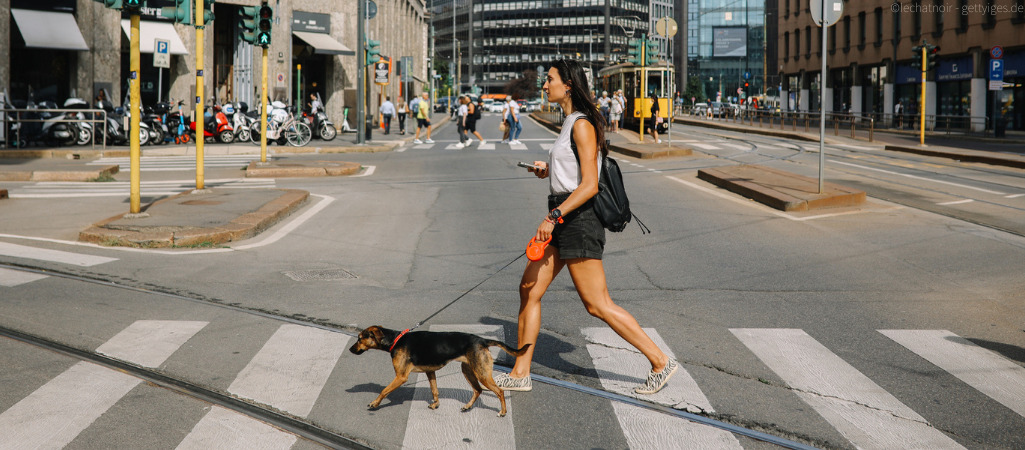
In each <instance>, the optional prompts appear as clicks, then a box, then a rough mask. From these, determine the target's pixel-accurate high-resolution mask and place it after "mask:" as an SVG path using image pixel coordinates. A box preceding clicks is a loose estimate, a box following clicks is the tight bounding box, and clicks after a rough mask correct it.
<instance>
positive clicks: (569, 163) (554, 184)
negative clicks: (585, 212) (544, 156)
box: [548, 111, 601, 195]
mask: <svg viewBox="0 0 1025 450" xmlns="http://www.w3.org/2000/svg"><path fill="white" fill-rule="evenodd" d="M583 116H584V113H582V112H579V111H576V112H573V113H572V114H570V115H569V116H566V120H564V121H563V122H562V132H561V133H559V137H558V138H556V139H555V144H552V148H551V149H550V150H548V169H549V170H548V174H549V175H548V179H549V183H550V185H549V189H550V190H551V193H552V195H559V194H569V193H570V192H573V191H574V190H576V189H577V187H578V186H580V181H581V176H580V165H579V164H577V157H576V156H574V155H573V148H572V147H570V139H571V138H572V136H573V124H574V123H576V121H577V118H579V117H583ZM595 164H596V165H597V167H598V175H599V176H601V158H598V161H596V162H595Z"/></svg>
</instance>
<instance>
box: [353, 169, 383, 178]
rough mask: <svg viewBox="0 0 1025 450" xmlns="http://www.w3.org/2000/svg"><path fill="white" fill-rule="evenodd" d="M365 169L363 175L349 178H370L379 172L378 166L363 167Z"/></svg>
mask: <svg viewBox="0 0 1025 450" xmlns="http://www.w3.org/2000/svg"><path fill="white" fill-rule="evenodd" d="M363 169H364V170H363V173H361V174H358V175H349V176H350V177H352V178H359V177H369V176H371V175H373V174H374V172H375V171H376V170H377V166H363Z"/></svg>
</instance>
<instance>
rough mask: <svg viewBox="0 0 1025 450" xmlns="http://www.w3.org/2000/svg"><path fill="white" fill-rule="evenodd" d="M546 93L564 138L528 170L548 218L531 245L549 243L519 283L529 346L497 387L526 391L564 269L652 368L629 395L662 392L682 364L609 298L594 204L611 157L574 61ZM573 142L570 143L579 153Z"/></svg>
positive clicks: (590, 307)
mask: <svg viewBox="0 0 1025 450" xmlns="http://www.w3.org/2000/svg"><path fill="white" fill-rule="evenodd" d="M544 91H545V92H546V93H547V94H548V98H550V99H551V101H552V102H555V103H558V104H559V105H560V106H562V110H563V111H564V112H565V113H566V114H567V116H566V120H565V121H564V122H563V124H562V132H561V133H560V134H559V137H558V138H557V139H556V140H555V144H553V146H552V148H551V149H550V150H549V158H548V161H534V164H535V165H537V166H540V169H536V170H535V169H527V170H529V171H530V172H532V173H534V175H535V176H537V177H538V178H540V179H545V178H547V179H548V180H549V190H550V192H551V193H552V195H550V196H549V197H548V208H549V209H550V212H549V213H548V215H546V216H545V217H544V219H543V220H541V222H540V225H538V226H537V230H536V231H535V234H534V239H535V240H536V241H538V242H543V241H547V240H548V239H549V238H551V243H550V244H549V245H548V246H547V247H546V248H545V250H544V254H543V255H542V257H541V259H540V260H538V261H529V262H527V267H526V268H525V269H524V270H523V277H522V279H521V280H520V288H519V293H520V307H519V316H518V326H517V339H518V340H517V342H518V344H517V345H518V346H520V347H522V346H524V345H526V344H533V345H531V346H530V347H529V348H528V349H527V351H526V352H524V353H523V355H521V356H518V357H516V363H515V365H514V366H513V368H512V371H511V372H510V373H509V374H504V373H498V374H495V377H494V378H495V382H496V383H497V384H498V385H499V386H500V387H502V389H506V390H512V391H529V390H531V379H530V365H531V360H532V359H533V357H534V352H535V351H536V350H537V337H538V334H539V332H540V329H541V298H542V297H543V296H544V294H545V291H546V290H547V289H548V286H549V285H550V284H551V283H552V280H553V279H554V278H555V277H556V276H557V275H558V274H559V272H561V271H562V269H563V268H564V267H566V268H569V272H570V276H571V277H572V279H573V285H574V287H575V288H576V291H577V294H578V295H579V296H580V300H581V302H583V304H584V307H585V308H586V309H587V312H588V313H589V314H591V315H592V316H594V317H597V318H599V319H601V320H602V321H604V322H605V323H606V324H608V325H609V327H611V328H612V330H613V331H615V332H616V334H618V335H619V336H620V337H622V338H623V339H624V340H626V342H628V343H630V345H632V346H634V347H635V348H637V350H639V351H640V352H641V353H642V354H643V355H644V356H645V357H646V358H647V359H648V362H649V363H650V364H651V370H650V372H648V377H647V381H646V382H645V383H644V384H642V385H640V386H637V387H636V388H634V392H636V393H638V394H653V393H655V392H658V391H659V390H660V389H662V387H664V386H665V384H666V382H667V381H668V380H669V378H670V377H671V376H673V374H674V373H676V370H677V369H678V368H679V364H678V363H677V362H676V361H675V360H674V359H672V358H670V357H669V356H668V355H666V354H665V353H664V352H662V350H661V349H659V348H658V346H657V345H655V343H654V342H653V341H652V340H651V338H650V337H648V335H647V334H646V333H645V332H644V330H643V329H642V328H641V326H640V324H638V323H637V320H636V319H635V318H634V317H633V316H632V315H631V314H630V313H629V312H627V311H626V310H625V309H623V308H622V307H620V306H618V305H616V304H615V303H614V302H613V301H612V298H611V297H610V296H609V291H608V285H607V284H606V278H605V268H604V266H603V265H602V259H601V258H602V253H603V251H604V247H605V228H603V227H602V224H601V222H600V221H599V220H598V216H597V214H596V213H595V212H594V208H593V200H592V199H593V197H594V196H595V195H596V194H597V193H598V172H599V171H600V170H601V169H600V167H601V157H602V156H606V155H607V154H608V148H607V144H606V142H605V118H604V117H603V116H602V115H601V112H600V111H598V108H597V107H595V105H594V104H593V103H591V96H590V95H589V94H588V85H587V77H586V75H585V74H584V70H583V67H582V66H581V65H580V63H579V62H577V61H572V60H571V61H566V60H559V61H556V62H555V63H554V64H553V66H552V68H551V69H549V70H548V76H547V82H546V83H545V84H544ZM577 119H586V120H577ZM571 142H572V143H575V146H576V152H575V153H576V154H574V152H573V149H572V148H571Z"/></svg>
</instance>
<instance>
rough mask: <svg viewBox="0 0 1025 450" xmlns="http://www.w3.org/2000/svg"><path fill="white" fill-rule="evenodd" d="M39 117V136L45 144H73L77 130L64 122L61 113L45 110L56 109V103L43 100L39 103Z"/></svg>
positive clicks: (61, 145) (60, 145)
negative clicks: (40, 128) (40, 127)
mask: <svg viewBox="0 0 1025 450" xmlns="http://www.w3.org/2000/svg"><path fill="white" fill-rule="evenodd" d="M37 108H39V110H40V112H39V118H40V119H42V120H43V128H42V130H41V131H42V133H41V137H42V140H43V141H45V142H46V143H47V144H56V145H57V146H59V147H63V146H65V145H75V141H76V140H77V138H78V136H77V135H78V130H77V129H73V127H72V126H71V125H70V124H69V123H68V122H64V114H63V113H55V112H51V111H47V110H52V109H57V103H55V102H53V101H51V100H45V101H42V102H40V103H39V105H38V106H37Z"/></svg>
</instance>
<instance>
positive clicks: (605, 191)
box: [569, 116, 651, 234]
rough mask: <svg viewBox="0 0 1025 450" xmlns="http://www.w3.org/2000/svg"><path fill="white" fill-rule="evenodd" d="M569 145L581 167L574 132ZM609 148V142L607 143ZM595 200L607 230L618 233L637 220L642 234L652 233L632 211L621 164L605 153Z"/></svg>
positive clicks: (598, 212) (599, 217)
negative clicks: (631, 220)
mask: <svg viewBox="0 0 1025 450" xmlns="http://www.w3.org/2000/svg"><path fill="white" fill-rule="evenodd" d="M586 118H587V116H581V117H578V118H577V120H580V119H586ZM569 145H570V148H571V149H573V156H575V157H576V159H577V164H578V165H579V164H580V154H578V153H577V144H576V142H574V141H573V132H572V131H571V132H570V135H569ZM607 146H608V141H606V147H607ZM599 151H601V150H599ZM593 200H594V212H595V214H597V215H598V220H600V221H601V224H602V226H604V227H605V229H607V230H609V231H612V232H614V233H618V232H620V231H623V230H625V229H626V225H627V224H628V223H630V219H632V218H633V219H637V225H638V226H639V227H641V233H642V234H644V233H650V232H651V229H649V228H648V227H647V226H646V225H644V223H643V222H641V219H639V218H638V217H637V216H636V215H634V213H632V212H631V211H630V199H629V198H627V196H626V187H625V186H623V172H622V171H621V170H619V163H617V162H616V160H614V159H612V158H609V157H608V156H607V155H605V154H604V153H603V154H602V158H601V173H600V174H599V175H598V194H597V195H595V196H594V199H593Z"/></svg>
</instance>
